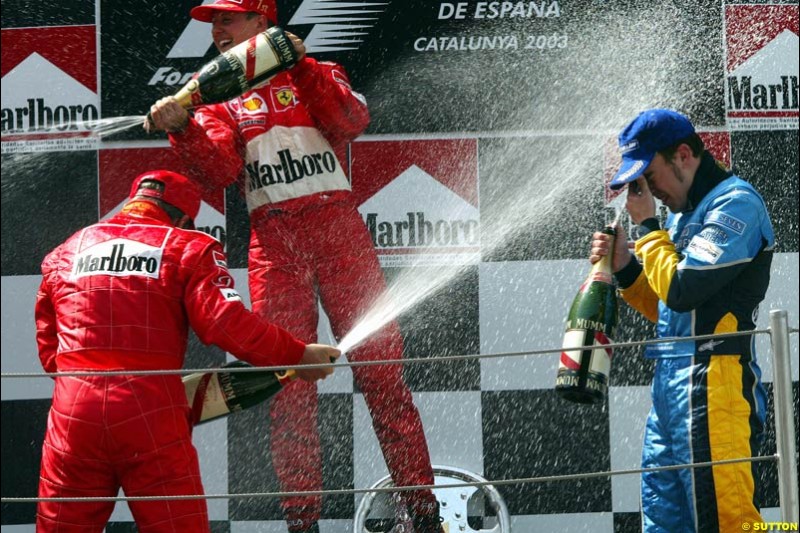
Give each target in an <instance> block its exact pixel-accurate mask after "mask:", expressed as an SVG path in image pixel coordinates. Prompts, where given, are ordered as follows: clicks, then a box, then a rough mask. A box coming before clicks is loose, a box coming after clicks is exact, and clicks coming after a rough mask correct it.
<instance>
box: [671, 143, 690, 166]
mask: <svg viewBox="0 0 800 533" xmlns="http://www.w3.org/2000/svg"><path fill="white" fill-rule="evenodd" d="M675 155H676V156H678V157H680V160H679V163H680V164H681V165H684V164H686V161H688V160H689V159H690V158H691V157H692V156H693V155H694V154H693V153H692V148H691V146H689V145H688V144H686V143H683V144H681V145H680V146H678V149H677V150H676V151H675Z"/></svg>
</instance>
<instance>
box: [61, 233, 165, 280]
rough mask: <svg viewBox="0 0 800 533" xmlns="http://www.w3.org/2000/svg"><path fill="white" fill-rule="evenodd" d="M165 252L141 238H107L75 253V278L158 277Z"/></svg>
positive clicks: (73, 266)
mask: <svg viewBox="0 0 800 533" xmlns="http://www.w3.org/2000/svg"><path fill="white" fill-rule="evenodd" d="M162 255H163V250H162V249H161V248H158V247H155V246H149V245H147V244H144V243H141V242H138V241H132V240H128V239H114V240H111V241H106V242H103V243H100V244H97V245H95V246H92V247H90V248H88V249H86V250H84V251H82V252H81V253H79V254H77V255H76V256H75V259H74V262H73V264H72V278H73V279H77V278H82V277H84V276H99V275H106V276H144V277H148V278H158V277H159V271H160V269H161V258H162Z"/></svg>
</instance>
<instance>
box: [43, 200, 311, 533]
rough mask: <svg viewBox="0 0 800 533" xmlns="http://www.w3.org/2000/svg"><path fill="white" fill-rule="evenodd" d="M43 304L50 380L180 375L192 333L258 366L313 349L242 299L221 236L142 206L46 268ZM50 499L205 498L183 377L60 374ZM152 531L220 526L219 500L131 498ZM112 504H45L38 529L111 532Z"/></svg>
mask: <svg viewBox="0 0 800 533" xmlns="http://www.w3.org/2000/svg"><path fill="white" fill-rule="evenodd" d="M42 274H43V278H42V283H41V287H40V290H39V293H38V295H37V302H36V328H37V342H38V345H39V357H40V359H41V362H42V366H43V367H44V369H45V370H46V371H47V372H56V371H62V372H64V371H70V370H159V369H180V368H181V367H182V366H183V359H184V353H185V351H186V343H187V335H188V327H189V326H190V325H191V327H192V329H194V331H195V332H196V333H197V335H198V337H199V338H200V340H202V341H203V342H204V343H209V344H210V343H213V344H216V345H218V346H219V347H221V348H222V349H224V350H226V351H228V352H231V353H232V354H234V355H236V356H237V357H239V358H241V359H244V360H246V361H248V362H250V363H252V364H254V365H261V366H268V365H291V364H296V363H298V362H299V360H300V358H301V357H302V355H303V350H304V348H305V345H304V344H303V343H301V342H299V341H298V340H297V339H295V338H294V337H292V336H291V335H290V334H289V333H288V332H287V331H285V330H282V329H281V328H278V327H277V326H274V325H272V324H268V323H266V322H265V321H264V320H263V319H262V318H260V317H259V316H257V315H255V314H253V313H251V312H250V311H248V310H247V308H246V307H245V306H244V305H243V304H242V302H241V298H240V297H239V296H238V294H237V293H236V291H235V289H234V287H233V281H232V278H231V276H230V273H229V272H228V269H227V265H226V260H225V255H224V253H223V251H222V247H221V245H220V243H219V242H217V241H216V240H214V239H213V238H211V237H209V236H208V235H206V234H205V233H202V232H198V231H188V230H183V229H179V228H176V227H174V226H172V224H171V222H169V218H168V217H167V215H166V213H164V211H162V210H161V209H160V208H158V207H157V206H155V205H154V204H150V203H147V202H130V203H128V204H127V205H126V207H125V208H124V209H123V212H122V213H121V214H119V215H117V216H115V217H113V218H111V219H110V220H108V221H106V222H101V223H98V224H95V225H92V226H89V227H87V228H85V229H83V230H81V231H79V232H78V233H76V234H75V235H73V236H72V237H70V238H69V239H68V240H67V241H66V242H65V243H64V244H62V245H61V246H59V247H58V248H56V249H55V250H54V251H53V252H51V253H50V254H49V255H48V256H47V257H46V258H45V260H44V261H43V263H42ZM55 381H56V383H55V391H54V393H53V404H52V407H51V410H50V415H49V418H48V423H47V433H46V435H45V441H44V446H43V449H42V467H41V475H40V483H39V496H40V497H79V496H95V497H98V496H116V495H117V493H118V491H119V488H120V487H121V488H122V489H123V490H124V491H125V494H126V495H128V496H145V495H146V496H163V495H176V494H203V486H202V483H201V478H200V470H199V465H198V460H197V452H196V450H195V448H194V446H193V445H192V441H191V427H190V422H189V420H190V408H189V405H188V403H187V399H186V392H185V390H184V386H183V384H182V382H181V378H180V376H179V375H177V374H176V375H166V376H162V375H159V376H113V377H110V376H109V377H106V376H91V377H58V378H56V380H55ZM129 505H130V508H131V511H132V513H133V516H134V518H135V520H136V523H137V525H138V527H139V531H142V532H146V531H149V532H157V531H200V532H202V531H208V530H209V523H208V516H207V511H206V503H205V500H183V501H181V500H172V501H157V502H150V501H147V502H141V501H139V502H129ZM113 508H114V503H113V502H108V503H105V502H103V503H64V504H60V503H54V502H42V503H40V504H39V508H38V513H37V531H59V532H69V531H75V532H79V531H80V532H85V531H97V532H100V531H102V529H103V527H104V526H105V524H106V522H107V521H108V518H109V516H110V515H111V512H112V510H113Z"/></svg>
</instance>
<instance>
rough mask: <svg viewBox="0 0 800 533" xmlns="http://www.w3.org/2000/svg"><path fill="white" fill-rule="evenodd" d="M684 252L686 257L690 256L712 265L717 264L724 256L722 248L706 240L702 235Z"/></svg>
mask: <svg viewBox="0 0 800 533" xmlns="http://www.w3.org/2000/svg"><path fill="white" fill-rule="evenodd" d="M684 252H685V253H686V255H690V256H692V257H694V258H695V259H699V260H700V261H704V262H706V263H709V264H712V265H713V264H716V262H717V261H718V260H719V258H720V257H721V256H722V248H720V247H719V246H717V245H716V244H714V243H713V242H710V241H708V240H706V239H704V238H703V237H701V236H700V235H695V236H694V238H693V239H692V240H691V241H689V246H687V247H686V249H685V250H684Z"/></svg>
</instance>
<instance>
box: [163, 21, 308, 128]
mask: <svg viewBox="0 0 800 533" xmlns="http://www.w3.org/2000/svg"><path fill="white" fill-rule="evenodd" d="M295 63H297V52H296V51H295V49H294V45H293V44H292V41H291V40H290V39H289V38H288V37H287V36H286V34H285V33H284V31H283V30H282V29H281V28H279V27H277V26H273V27H271V28H269V29H268V30H267V31H265V32H262V33H259V34H258V35H256V36H255V37H251V38H250V39H248V40H246V41H244V42H242V43H239V44H237V45H236V46H234V47H233V48H231V49H230V50H228V51H227V52H224V53H222V54H220V55H219V56H217V57H216V58H214V59H212V60H211V61H209V62H208V63H206V64H205V65H203V67H202V68H201V69H200V70H199V71H198V72H197V73H195V75H194V76H193V77H192V79H191V80H189V82H188V83H187V84H186V85H184V86H183V87H182V88H181V89H180V90H179V91H178V92H177V93H175V99H176V100H177V101H178V103H179V104H180V105H181V106H182V107H184V108H186V109H190V108H192V107H196V106H199V105H208V104H218V103H221V102H227V101H228V100H231V99H233V98H236V97H237V96H241V95H243V94H244V93H246V92H247V91H249V90H251V89H255V88H257V87H259V86H261V85H263V84H265V83H267V82H268V81H269V80H270V78H272V77H273V76H275V74H277V73H278V72H281V71H282V70H286V69H288V68H289V67H291V66H293V65H294V64H295ZM147 119H148V120H149V121H150V122H152V120H151V118H150V113H148V114H147Z"/></svg>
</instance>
